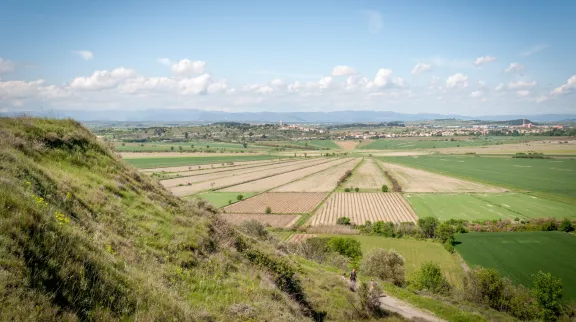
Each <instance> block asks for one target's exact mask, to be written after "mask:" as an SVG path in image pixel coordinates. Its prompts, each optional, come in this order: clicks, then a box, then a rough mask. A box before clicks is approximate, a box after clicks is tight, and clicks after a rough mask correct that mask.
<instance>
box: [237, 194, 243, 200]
mask: <svg viewBox="0 0 576 322" xmlns="http://www.w3.org/2000/svg"><path fill="white" fill-rule="evenodd" d="M242 199H244V196H243V195H237V196H236V200H238V201H240V200H242Z"/></svg>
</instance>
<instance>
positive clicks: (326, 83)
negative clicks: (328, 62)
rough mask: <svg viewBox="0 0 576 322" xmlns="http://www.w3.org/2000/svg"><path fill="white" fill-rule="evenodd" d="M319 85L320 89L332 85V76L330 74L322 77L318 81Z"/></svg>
mask: <svg viewBox="0 0 576 322" xmlns="http://www.w3.org/2000/svg"><path fill="white" fill-rule="evenodd" d="M318 85H319V86H320V89H326V88H329V87H331V86H332V77H330V76H326V77H323V78H321V79H320V80H319V81H318Z"/></svg>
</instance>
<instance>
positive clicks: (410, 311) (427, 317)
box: [380, 295, 447, 322]
mask: <svg viewBox="0 0 576 322" xmlns="http://www.w3.org/2000/svg"><path fill="white" fill-rule="evenodd" d="M380 305H381V307H382V308H383V309H385V310H387V311H391V312H395V313H398V314H400V315H401V316H403V317H404V318H406V319H409V320H412V319H418V320H419V321H422V320H424V321H430V322H447V321H446V320H442V319H440V318H439V317H437V316H435V315H434V314H432V313H428V312H426V311H423V310H421V309H418V308H416V307H414V306H412V305H410V304H408V303H407V302H404V301H402V300H399V299H397V298H394V297H391V296H388V295H386V296H382V297H380Z"/></svg>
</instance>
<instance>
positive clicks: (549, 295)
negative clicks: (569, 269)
mask: <svg viewBox="0 0 576 322" xmlns="http://www.w3.org/2000/svg"><path fill="white" fill-rule="evenodd" d="M532 294H533V295H534V297H535V298H536V302H537V303H538V306H539V307H540V318H541V319H542V320H544V321H556V320H557V319H558V316H559V315H560V308H561V305H562V304H561V302H560V301H561V300H562V281H561V280H560V279H559V278H556V277H554V276H552V274H550V273H544V272H542V271H540V272H538V273H536V274H534V275H532Z"/></svg>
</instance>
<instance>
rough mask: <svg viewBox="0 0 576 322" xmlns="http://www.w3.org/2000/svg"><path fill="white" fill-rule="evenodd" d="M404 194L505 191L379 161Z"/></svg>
mask: <svg viewBox="0 0 576 322" xmlns="http://www.w3.org/2000/svg"><path fill="white" fill-rule="evenodd" d="M379 162H380V164H381V165H382V168H383V169H384V170H387V171H389V172H390V174H391V175H392V177H394V178H396V180H398V183H399V184H400V186H401V187H402V191H404V192H505V191H507V190H506V189H503V188H499V187H494V186H488V185H484V184H480V183H476V182H472V181H465V180H461V179H456V178H452V177H448V176H443V175H440V174H436V173H432V172H428V171H424V170H419V169H414V168H410V167H405V166H401V165H397V164H393V163H385V162H381V161H379Z"/></svg>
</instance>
